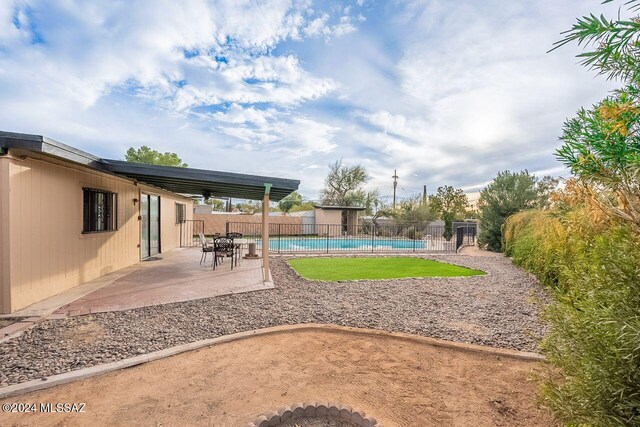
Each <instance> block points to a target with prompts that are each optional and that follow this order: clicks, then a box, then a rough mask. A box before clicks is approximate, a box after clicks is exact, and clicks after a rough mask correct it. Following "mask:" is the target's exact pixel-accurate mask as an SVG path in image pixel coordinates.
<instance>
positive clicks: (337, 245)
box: [256, 237, 428, 252]
mask: <svg viewBox="0 0 640 427" xmlns="http://www.w3.org/2000/svg"><path fill="white" fill-rule="evenodd" d="M256 243H257V246H258V248H260V247H261V246H262V241H261V240H260V239H258V240H257V242H256ZM427 248H428V243H427V242H426V241H423V240H411V239H390V238H385V237H376V238H373V239H372V238H371V237H369V238H360V237H328V238H327V237H307V238H304V237H281V238H278V237H271V238H269V249H271V250H272V251H291V252H297V251H325V252H327V251H329V252H330V251H340V250H362V251H366V250H369V251H371V250H394V249H395V250H413V249H416V250H418V249H427Z"/></svg>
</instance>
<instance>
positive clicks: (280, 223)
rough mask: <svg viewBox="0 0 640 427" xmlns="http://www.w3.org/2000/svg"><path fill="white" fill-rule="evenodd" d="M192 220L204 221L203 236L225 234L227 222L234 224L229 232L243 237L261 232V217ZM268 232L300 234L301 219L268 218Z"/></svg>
mask: <svg viewBox="0 0 640 427" xmlns="http://www.w3.org/2000/svg"><path fill="white" fill-rule="evenodd" d="M193 219H196V220H202V221H204V234H205V235H207V236H211V235H213V234H215V233H220V234H225V233H226V230H227V221H229V222H232V223H234V224H233V226H232V230H231V231H237V232H240V233H243V234H245V235H253V236H258V235H260V234H261V232H262V231H261V230H262V215H235V214H203V213H195V214H193ZM269 224H270V225H269V230H270V231H271V233H272V234H277V233H278V230H279V231H280V232H281V233H282V234H302V232H303V228H302V218H300V217H293V216H288V215H287V216H270V217H269Z"/></svg>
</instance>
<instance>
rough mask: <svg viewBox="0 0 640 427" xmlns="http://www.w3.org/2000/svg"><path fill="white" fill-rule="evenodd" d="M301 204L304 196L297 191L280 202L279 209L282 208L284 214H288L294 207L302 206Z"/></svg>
mask: <svg viewBox="0 0 640 427" xmlns="http://www.w3.org/2000/svg"><path fill="white" fill-rule="evenodd" d="M301 204H302V196H301V195H300V193H298V192H297V191H294V192H293V193H291V194H289V195H288V196H287V197H285V198H284V199H282V200H280V201H279V202H278V208H280V210H281V211H282V212H284V213H288V212H289V211H291V209H293V207H294V206H300V205H301Z"/></svg>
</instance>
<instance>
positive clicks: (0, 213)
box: [0, 157, 11, 313]
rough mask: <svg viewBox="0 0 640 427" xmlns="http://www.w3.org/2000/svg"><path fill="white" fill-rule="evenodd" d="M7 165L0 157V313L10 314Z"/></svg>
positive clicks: (9, 226) (9, 228) (7, 161)
mask: <svg viewBox="0 0 640 427" xmlns="http://www.w3.org/2000/svg"><path fill="white" fill-rule="evenodd" d="M9 165H10V161H9V159H7V158H4V157H0V313H10V312H11V292H10V290H11V288H10V287H9V278H10V274H11V270H10V267H11V266H10V263H9V259H10V258H9V238H10V232H11V223H10V216H9ZM5 285H6V286H5Z"/></svg>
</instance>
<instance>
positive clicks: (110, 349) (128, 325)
mask: <svg viewBox="0 0 640 427" xmlns="http://www.w3.org/2000/svg"><path fill="white" fill-rule="evenodd" d="M423 257H425V258H427V257H428V258H430V259H436V260H438V261H443V262H450V263H454V264H458V265H462V266H466V267H470V268H474V269H479V270H483V271H486V272H487V273H489V274H487V275H484V276H472V277H452V278H425V279H401V280H376V281H366V280H361V281H357V282H340V283H338V282H315V281H308V280H305V279H302V278H300V277H299V276H298V275H297V274H296V273H295V272H294V271H293V270H292V269H291V268H290V267H289V265H288V264H287V262H286V259H285V258H279V257H275V258H274V259H273V260H272V263H271V264H272V274H273V277H274V281H275V288H274V289H269V290H264V291H259V292H248V293H241V294H233V295H224V296H219V297H214V298H208V299H201V300H194V301H187V302H178V303H172V304H165V305H159V306H153V307H144V308H140V309H134V310H128V311H119V312H109V313H97V314H90V315H86V316H78V317H72V318H67V319H59V320H48V321H44V322H41V323H39V324H36V325H35V326H34V327H33V328H31V329H28V330H27V331H25V332H24V333H23V334H22V335H20V336H18V337H15V338H13V339H10V340H8V341H5V342H3V343H0V366H1V367H2V369H0V386H2V387H5V386H8V385H11V384H16V383H19V382H23V381H27V380H31V379H39V378H42V377H49V376H51V375H56V374H60V373H63V372H68V371H71V370H74V369H80V368H85V367H88V366H94V365H96V364H100V363H108V362H111V361H116V360H121V359H125V358H128V357H132V356H136V355H138V354H146V353H150V352H152V351H157V350H160V349H164V348H168V347H173V346H176V345H180V344H185V343H189V342H193V341H198V340H202V339H206V338H214V337H218V336H221V335H226V334H232V333H236V332H242V331H248V330H253V329H260V328H265V327H270V326H277V325H288V324H298V323H330V324H336V325H342V326H352V327H361V328H373V329H381V330H386V331H396V332H405V333H410V334H418V335H424V336H431V337H435V338H441V339H446V340H452V341H461V342H468V343H473V344H481V345H488V346H493V347H503V348H510V349H516V350H524V351H536V350H537V348H538V347H537V346H538V341H539V339H540V337H541V336H543V334H544V333H545V325H544V324H543V323H542V321H541V320H540V319H539V316H538V312H539V308H540V307H541V305H542V304H544V302H545V300H546V296H545V293H544V292H543V290H542V287H541V286H540V285H539V284H538V282H537V281H536V280H535V278H533V276H531V275H529V274H528V273H526V272H524V271H523V270H521V269H519V268H517V267H514V266H513V265H512V264H511V261H510V260H509V259H507V258H504V257H502V256H499V257H482V256H473V257H472V256H460V255H438V256H435V255H433V256H432V255H430V256H424V255H423ZM328 409H329V413H332V411H331V408H330V407H329V408H328ZM292 411H293V412H294V408H293V407H292Z"/></svg>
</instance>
